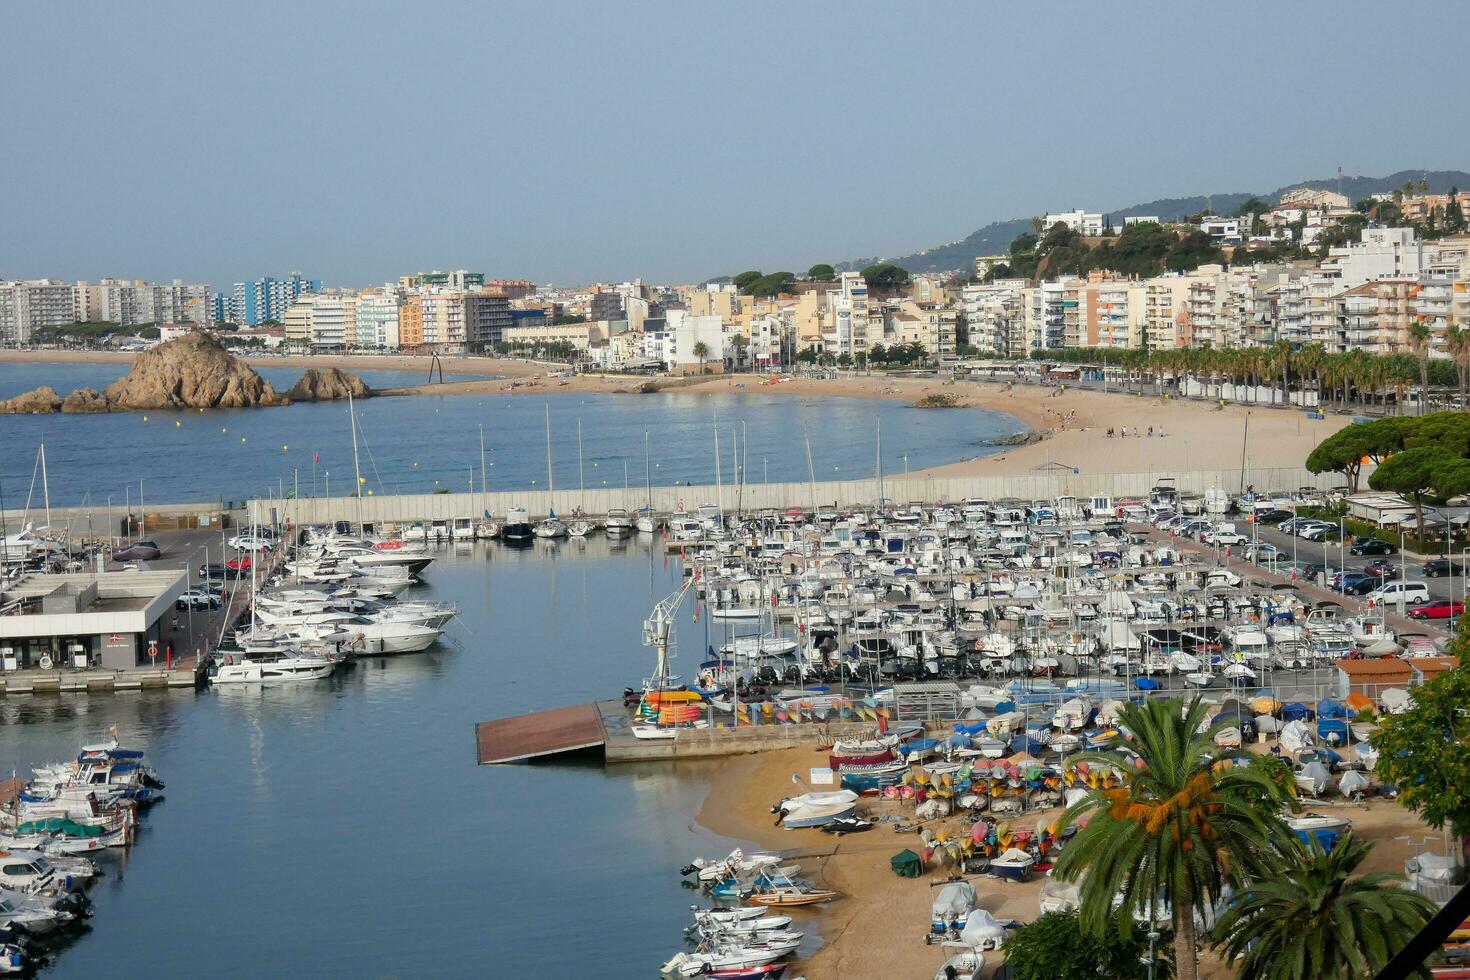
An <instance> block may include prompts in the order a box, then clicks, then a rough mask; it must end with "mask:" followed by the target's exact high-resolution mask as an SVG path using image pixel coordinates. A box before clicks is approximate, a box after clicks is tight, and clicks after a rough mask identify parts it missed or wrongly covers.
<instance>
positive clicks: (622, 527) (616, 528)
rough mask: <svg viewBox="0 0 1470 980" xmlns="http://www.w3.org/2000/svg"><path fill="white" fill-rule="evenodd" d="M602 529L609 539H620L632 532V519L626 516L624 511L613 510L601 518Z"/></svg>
mask: <svg viewBox="0 0 1470 980" xmlns="http://www.w3.org/2000/svg"><path fill="white" fill-rule="evenodd" d="M602 529H603V530H604V531H606V532H607V534H608V535H609V536H610V537H621V536H622V535H625V534H631V533H632V531H633V518H631V517H629V516H628V512H627V511H626V510H622V509H620V508H614V509H612V510H610V511H608V512H607V514H606V516H604V517H603V519H602Z"/></svg>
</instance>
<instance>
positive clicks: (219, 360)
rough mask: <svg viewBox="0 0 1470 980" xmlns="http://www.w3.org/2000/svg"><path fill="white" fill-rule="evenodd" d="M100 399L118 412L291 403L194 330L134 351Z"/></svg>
mask: <svg viewBox="0 0 1470 980" xmlns="http://www.w3.org/2000/svg"><path fill="white" fill-rule="evenodd" d="M103 397H105V398H106V400H107V401H108V403H109V404H110V405H111V407H112V408H113V409H114V410H119V411H129V410H133V409H149V408H250V407H253V406H256V405H286V404H289V403H290V400H289V399H287V398H285V397H284V396H282V395H280V394H278V393H277V392H276V390H275V389H274V388H272V387H271V385H270V382H268V381H266V380H265V379H264V378H262V377H261V376H260V375H258V374H256V373H255V371H254V370H253V369H252V368H251V367H250V366H249V365H248V364H246V363H245V362H244V361H241V360H238V359H237V358H235V357H234V356H233V355H232V354H230V353H229V351H227V350H225V348H224V346H223V345H222V344H220V342H219V341H218V340H217V339H215V338H214V337H213V336H211V335H209V334H207V333H204V332H202V331H197V330H196V331H194V332H193V333H189V334H186V335H184V336H183V337H180V338H178V339H177V340H170V341H168V342H167V343H164V344H159V345H158V346H157V347H155V348H153V349H152V350H150V351H147V352H146V353H143V354H140V355H138V359H137V360H136V361H134V362H133V369H132V370H131V371H129V372H128V374H127V377H125V378H122V379H121V380H119V381H115V382H113V383H112V384H110V385H108V386H107V391H106V392H104V393H103Z"/></svg>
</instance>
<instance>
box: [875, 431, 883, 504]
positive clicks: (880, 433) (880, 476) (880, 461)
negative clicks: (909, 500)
mask: <svg viewBox="0 0 1470 980" xmlns="http://www.w3.org/2000/svg"><path fill="white" fill-rule="evenodd" d="M877 421H878V449H877V453H876V455H877V457H878V459H877V469H878V509H879V510H882V509H883V418H882V417H881V416H879V418H878V420H877Z"/></svg>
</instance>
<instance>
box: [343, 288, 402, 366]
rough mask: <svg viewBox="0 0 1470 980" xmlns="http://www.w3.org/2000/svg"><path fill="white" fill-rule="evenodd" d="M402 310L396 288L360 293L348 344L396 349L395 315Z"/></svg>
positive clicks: (396, 325)
mask: <svg viewBox="0 0 1470 980" xmlns="http://www.w3.org/2000/svg"><path fill="white" fill-rule="evenodd" d="M402 308H403V292H402V291H401V290H400V289H399V288H398V287H397V286H396V285H393V286H384V287H383V288H382V289H364V290H362V291H361V292H359V293H358V294H357V321H356V324H355V330H354V331H353V334H352V337H351V338H350V340H349V341H348V343H349V345H350V346H353V347H373V348H386V349H388V350H396V349H397V348H398V346H399V333H398V315H399V311H400V310H401V309H402Z"/></svg>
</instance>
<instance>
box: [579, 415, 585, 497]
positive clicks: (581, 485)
mask: <svg viewBox="0 0 1470 980" xmlns="http://www.w3.org/2000/svg"><path fill="white" fill-rule="evenodd" d="M577 489H578V490H579V491H581V492H582V493H583V494H585V493H586V492H587V474H586V472H585V471H584V470H583V468H582V417H581V416H580V415H579V416H577Z"/></svg>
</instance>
